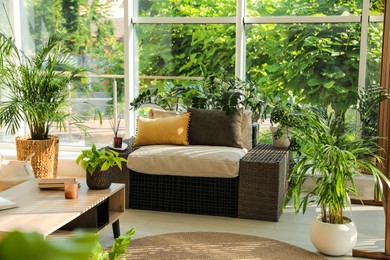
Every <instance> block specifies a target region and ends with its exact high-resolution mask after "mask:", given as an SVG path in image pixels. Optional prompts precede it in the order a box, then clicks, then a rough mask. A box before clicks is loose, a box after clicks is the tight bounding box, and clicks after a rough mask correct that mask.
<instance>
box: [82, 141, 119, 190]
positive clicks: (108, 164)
mask: <svg viewBox="0 0 390 260" xmlns="http://www.w3.org/2000/svg"><path fill="white" fill-rule="evenodd" d="M122 162H127V159H125V158H122V157H120V155H119V153H117V152H116V151H113V150H105V149H100V150H98V149H97V148H96V146H95V144H93V145H92V148H91V149H88V150H83V151H82V152H81V154H80V155H79V156H78V157H77V158H76V163H77V164H79V165H81V167H82V168H83V169H84V170H85V171H86V177H87V185H88V187H89V188H90V189H94V190H100V189H107V188H109V187H110V186H111V171H110V169H112V167H118V168H119V169H120V170H122Z"/></svg>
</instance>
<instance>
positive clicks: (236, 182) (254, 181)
mask: <svg viewBox="0 0 390 260" xmlns="http://www.w3.org/2000/svg"><path fill="white" fill-rule="evenodd" d="M191 120H193V119H192V118H191ZM194 120H195V119H194ZM256 132H257V131H252V124H251V131H250V142H251V143H250V146H251V148H250V149H248V150H249V151H248V152H247V153H246V154H245V155H244V156H243V157H241V158H240V159H238V165H239V170H238V175H237V176H236V177H208V176H187V175H185V174H180V173H179V174H165V173H164V172H162V173H159V174H151V173H143V172H140V171H136V170H133V169H132V165H129V163H128V168H129V183H128V185H129V186H128V190H129V192H128V196H129V197H128V200H129V207H130V208H133V209H144V210H159V211H169V212H180V213H191V214H205V215H216V216H227V217H239V218H250V219H260V220H269V221H278V219H279V217H280V215H281V213H282V203H283V200H284V198H285V191H286V189H287V177H288V176H287V174H288V164H289V151H288V149H286V148H274V147H272V146H271V145H264V144H263V145H258V144H256V141H255V140H256V139H257V136H256V135H255V134H253V133H256ZM189 133H190V135H191V131H189ZM133 141H134V139H132V140H131V142H133ZM191 145H192V144H190V146H191ZM130 146H131V147H132V148H131V149H132V151H130V154H129V158H130V157H131V156H132V154H133V152H134V151H136V150H137V149H138V148H139V147H137V146H134V143H131V144H130ZM252 147H253V148H252ZM156 149H157V148H156ZM138 158H139V157H138ZM133 161H134V158H133Z"/></svg>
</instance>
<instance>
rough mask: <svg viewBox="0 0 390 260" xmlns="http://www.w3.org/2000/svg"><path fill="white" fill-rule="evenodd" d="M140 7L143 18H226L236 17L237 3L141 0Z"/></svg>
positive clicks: (139, 13)
mask: <svg viewBox="0 0 390 260" xmlns="http://www.w3.org/2000/svg"><path fill="white" fill-rule="evenodd" d="M138 6H139V10H138V15H139V16H142V17H220V16H224V17H226V16H235V15H236V1H232V0H219V1H208V0H196V1H188V0H176V1H169V0H139V3H138Z"/></svg>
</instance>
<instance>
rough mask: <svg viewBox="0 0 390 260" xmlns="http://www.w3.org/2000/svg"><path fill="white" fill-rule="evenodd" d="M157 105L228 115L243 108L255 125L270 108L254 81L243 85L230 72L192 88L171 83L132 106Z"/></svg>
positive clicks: (148, 92) (142, 96)
mask: <svg viewBox="0 0 390 260" xmlns="http://www.w3.org/2000/svg"><path fill="white" fill-rule="evenodd" d="M147 103H150V104H157V105H159V106H160V107H162V108H164V109H166V110H180V109H186V108H188V107H190V106H191V107H195V108H203V109H219V110H222V111H225V112H226V113H227V114H228V115H230V114H233V113H234V112H236V111H237V109H238V108H239V107H240V106H241V105H242V106H243V107H244V108H246V109H249V110H251V111H252V112H253V113H254V115H255V119H254V120H255V121H257V119H258V118H259V117H260V114H261V113H262V111H263V108H264V106H265V104H266V98H265V95H264V94H263V93H262V92H260V91H259V88H258V87H257V86H256V84H255V83H254V82H252V81H249V80H248V81H243V80H239V79H237V78H235V77H231V76H228V74H227V71H225V70H223V69H222V70H221V71H220V72H219V73H216V74H211V75H208V76H205V77H204V78H203V79H201V80H198V81H196V82H195V83H193V84H188V85H174V84H172V83H170V82H167V83H165V84H164V85H163V88H154V89H151V88H146V89H145V90H143V91H142V92H141V93H140V94H139V95H138V96H137V97H136V98H135V99H134V100H133V101H132V102H131V103H130V106H131V107H132V108H134V109H138V108H140V106H141V105H143V104H147Z"/></svg>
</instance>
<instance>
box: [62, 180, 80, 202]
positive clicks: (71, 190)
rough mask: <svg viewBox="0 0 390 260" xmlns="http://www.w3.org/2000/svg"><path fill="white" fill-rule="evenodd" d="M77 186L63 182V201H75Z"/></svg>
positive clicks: (76, 184)
mask: <svg viewBox="0 0 390 260" xmlns="http://www.w3.org/2000/svg"><path fill="white" fill-rule="evenodd" d="M78 193H79V184H78V183H77V182H65V199H77V197H78Z"/></svg>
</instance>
